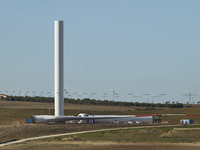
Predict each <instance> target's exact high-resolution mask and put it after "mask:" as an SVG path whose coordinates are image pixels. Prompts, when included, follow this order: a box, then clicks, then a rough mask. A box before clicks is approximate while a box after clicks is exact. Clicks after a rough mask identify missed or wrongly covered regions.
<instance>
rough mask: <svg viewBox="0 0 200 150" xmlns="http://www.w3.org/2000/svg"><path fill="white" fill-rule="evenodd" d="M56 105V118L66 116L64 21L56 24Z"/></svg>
mask: <svg viewBox="0 0 200 150" xmlns="http://www.w3.org/2000/svg"><path fill="white" fill-rule="evenodd" d="M54 38H55V39H54V50H55V54H54V56H55V58H54V61H55V62H54V63H55V66H54V67H55V68H54V69H55V70H54V71H55V74H54V92H55V93H54V94H55V98H54V105H55V116H63V115H64V108H63V107H64V93H63V92H64V82H63V81H64V71H63V68H64V65H63V57H64V56H63V54H64V53H63V43H64V42H63V21H60V20H59V21H55V22H54Z"/></svg>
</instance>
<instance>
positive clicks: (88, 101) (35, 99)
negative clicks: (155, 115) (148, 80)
mask: <svg viewBox="0 0 200 150" xmlns="http://www.w3.org/2000/svg"><path fill="white" fill-rule="evenodd" d="M5 100H9V101H26V102H45V103H54V98H53V97H28V96H25V97H22V96H14V97H9V98H7V99H5ZM64 102H65V103H67V104H80V105H81V104H86V105H102V106H135V107H168V108H183V104H182V103H176V104H166V103H165V104H161V103H156V104H154V103H139V102H120V101H108V100H95V99H89V98H84V99H77V100H76V99H69V98H65V99H64Z"/></svg>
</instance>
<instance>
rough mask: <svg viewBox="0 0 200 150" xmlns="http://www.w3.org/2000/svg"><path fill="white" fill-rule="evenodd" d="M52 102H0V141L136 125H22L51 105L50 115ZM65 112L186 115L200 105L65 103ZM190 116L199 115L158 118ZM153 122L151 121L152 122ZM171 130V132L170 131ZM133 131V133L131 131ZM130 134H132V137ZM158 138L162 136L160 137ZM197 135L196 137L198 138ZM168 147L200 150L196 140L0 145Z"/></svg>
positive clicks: (199, 119)
mask: <svg viewBox="0 0 200 150" xmlns="http://www.w3.org/2000/svg"><path fill="white" fill-rule="evenodd" d="M53 107H54V105H53V104H52V103H37V102H15V101H0V143H4V142H8V141H14V140H18V139H24V138H29V137H38V136H43V135H52V134H59V133H70V132H77V131H88V130H97V129H110V128H124V127H134V126H138V124H134V125H133V124H51V125H47V124H34V125H32V124H30V125H28V124H23V123H24V121H25V119H26V118H30V117H31V115H37V114H48V112H49V108H51V114H53V112H54V110H53ZM64 108H65V115H75V116H76V115H78V113H81V112H85V113H88V114H122V115H123V114H129V115H131V114H141V115H142V114H161V113H163V114H164V113H168V114H172V113H174V114H175V113H178V114H180V113H182V114H184V113H186V114H200V107H192V108H181V109H169V108H168V109H163V108H159V109H156V110H148V111H146V110H144V108H142V107H141V108H140V109H141V110H140V111H137V110H135V107H123V106H91V105H72V104H71V105H66V104H65V106H64ZM184 118H185V119H193V120H194V123H195V124H198V123H199V122H200V117H187V116H171V117H162V122H165V123H166V122H168V123H170V124H179V120H180V119H184ZM152 125H153V124H152ZM178 132H179V133H178ZM184 132H187V131H176V133H178V134H180V135H181V134H184ZM199 132H200V131H196V132H195V135H198V134H197V133H199ZM172 133H173V134H172ZM172 133H170V132H169V133H168V132H166V133H163V134H162V135H163V137H168V138H169V137H170V138H171V137H174V136H175V135H176V134H175V132H174V131H173V132H172ZM134 134H135V133H134ZM134 134H133V136H134ZM191 136H192V135H191ZM161 138H162V137H161ZM198 138H199V137H198ZM68 148H70V149H97V150H98V149H115V150H116V149H140V150H143V149H145V150H146V149H149V150H151V149H154V150H157V149H162V150H165V149H171V150H179V149H180V150H185V149H187V150H188V149H189V150H190V149H200V144H199V142H197V141H195V142H192V143H191V142H190V143H188V142H186V143H185V142H184V143H181V142H180V141H179V142H178V144H177V142H175V143H173V142H165V141H164V142H162V141H157V142H155V141H154V142H134V141H132V142H130V141H129V142H127V141H117V139H116V141H110V140H109V139H108V141H103V140H102V141H99V140H98V141H91V140H88V141H76V140H71V141H68V140H67V141H66V140H61V141H56V140H52V141H50V142H48V141H28V142H25V143H21V144H14V145H10V146H5V147H0V149H30V150H35V149H68Z"/></svg>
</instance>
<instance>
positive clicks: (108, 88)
mask: <svg viewBox="0 0 200 150" xmlns="http://www.w3.org/2000/svg"><path fill="white" fill-rule="evenodd" d="M120 85H121V84H120ZM120 85H118V86H117V87H116V88H115V89H114V90H112V89H109V88H106V89H108V90H110V91H112V92H113V99H112V100H113V101H114V100H115V91H116V90H117V89H118V87H120Z"/></svg>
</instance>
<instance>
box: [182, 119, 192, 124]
mask: <svg viewBox="0 0 200 150" xmlns="http://www.w3.org/2000/svg"><path fill="white" fill-rule="evenodd" d="M180 123H181V124H193V120H191V119H181V120H180Z"/></svg>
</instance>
